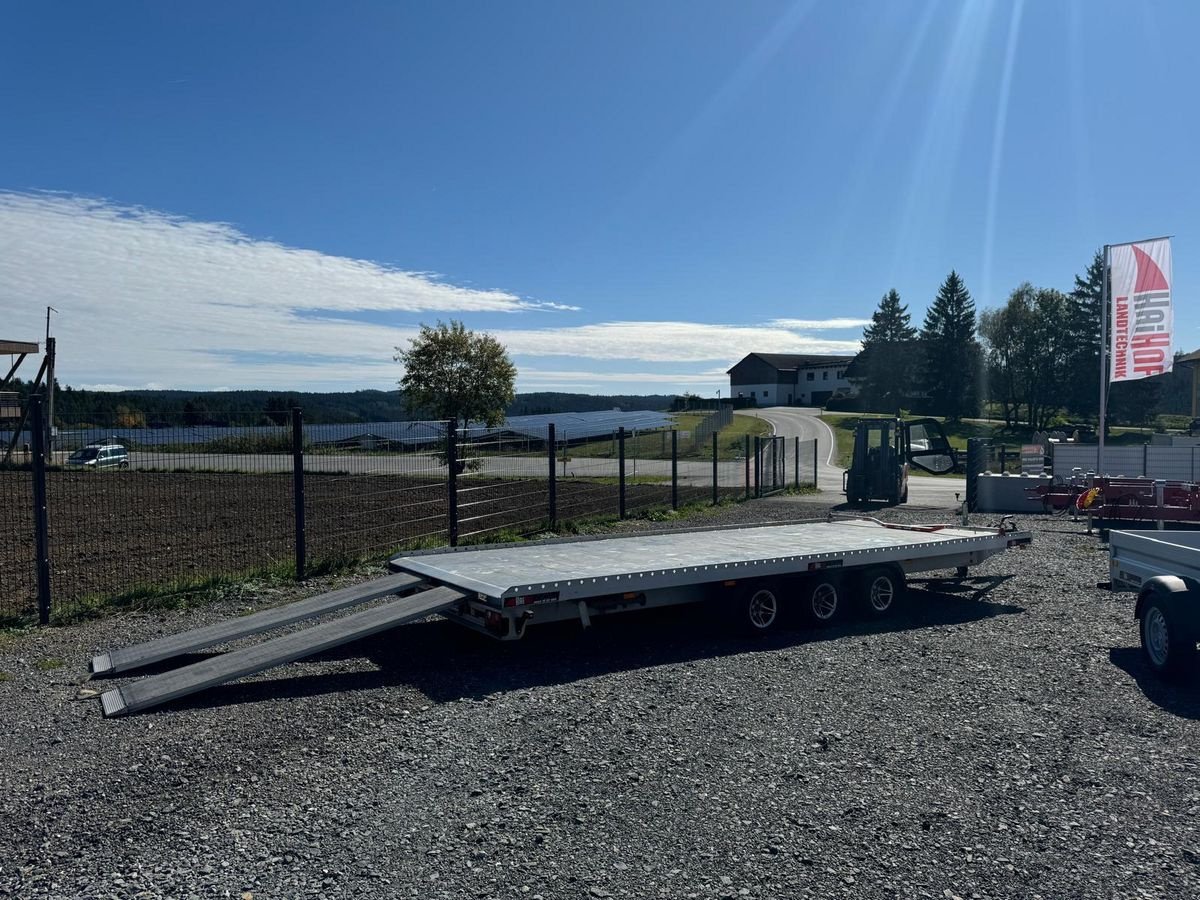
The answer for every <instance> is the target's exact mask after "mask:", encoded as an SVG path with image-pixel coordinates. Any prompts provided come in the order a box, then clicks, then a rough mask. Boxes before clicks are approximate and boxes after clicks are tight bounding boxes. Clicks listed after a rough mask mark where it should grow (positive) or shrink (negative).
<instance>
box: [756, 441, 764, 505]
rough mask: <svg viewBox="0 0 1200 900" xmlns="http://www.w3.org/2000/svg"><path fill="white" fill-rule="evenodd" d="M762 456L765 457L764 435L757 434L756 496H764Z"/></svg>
mask: <svg viewBox="0 0 1200 900" xmlns="http://www.w3.org/2000/svg"><path fill="white" fill-rule="evenodd" d="M762 457H763V453H762V435H761V434H756V435H755V436H754V496H755V497H761V496H762V477H763V464H762Z"/></svg>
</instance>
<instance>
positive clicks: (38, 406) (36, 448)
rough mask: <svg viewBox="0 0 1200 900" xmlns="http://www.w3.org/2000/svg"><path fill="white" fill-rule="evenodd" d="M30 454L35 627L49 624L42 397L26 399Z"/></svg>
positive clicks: (48, 527)
mask: <svg viewBox="0 0 1200 900" xmlns="http://www.w3.org/2000/svg"><path fill="white" fill-rule="evenodd" d="M29 405H30V407H31V412H32V414H33V415H32V421H31V423H30V426H29V428H30V431H31V432H32V434H31V435H30V437H31V438H32V442H33V443H32V450H33V460H32V463H33V466H32V470H33V527H34V545H35V552H36V553H37V560H36V563H37V603H38V624H40V625H49V624H50V510H49V507H48V504H47V501H46V421H45V414H44V412H43V410H42V396H41V395H40V394H35V395H34V396H32V397H30V398H29Z"/></svg>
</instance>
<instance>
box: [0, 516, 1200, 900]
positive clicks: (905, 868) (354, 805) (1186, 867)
mask: <svg viewBox="0 0 1200 900" xmlns="http://www.w3.org/2000/svg"><path fill="white" fill-rule="evenodd" d="M819 511H820V509H819V508H818V507H816V506H814V505H812V504H811V503H808V504H805V503H796V502H794V501H788V500H774V501H762V502H758V503H753V504H745V505H741V506H737V507H730V508H727V509H725V510H723V511H722V512H721V513H719V514H718V516H717V517H715V518H714V517H711V516H710V517H708V518H706V519H705V522H706V523H711V522H716V521H725V522H731V521H753V522H762V521H768V520H771V519H779V520H782V519H789V518H795V517H796V516H797V514H798V513H800V514H804V513H810V512H819ZM886 515H887V516H888V517H890V518H895V519H898V520H913V521H938V520H944V518H945V517H946V516H947V515H948V514H947V513H946V512H945V511H930V510H913V509H906V510H901V511H894V512H889V513H887V514H886ZM988 518H989V517H979V518H978V521H985V520H986V519H988ZM991 518H994V517H991ZM1022 522H1023V524H1024V525H1026V526H1027V527H1031V528H1032V529H1033V530H1034V532H1035V541H1034V545H1033V547H1031V548H1028V549H1026V550H1023V551H1014V552H1011V553H1008V554H1005V555H1003V556H1000V557H997V558H995V559H993V560H991V561H989V562H988V563H986V564H985V565H983V566H981V567H979V568H978V569H977V570H976V574H977V576H980V577H978V578H977V579H975V580H973V581H971V582H970V583H969V584H967V585H964V586H955V585H953V584H952V583H945V582H944V583H942V584H932V585H928V586H927V585H917V586H916V587H915V588H914V590H913V591H912V592H911V594H910V598H909V603H908V605H907V606H906V608H905V609H904V610H903V611H902V612H900V613H898V614H897V615H896V616H895V617H894V618H892V619H891V620H889V621H888V622H887V623H886V624H883V625H880V624H866V623H861V622H860V623H855V622H846V623H843V624H840V625H837V626H835V627H833V628H831V629H827V630H824V631H820V632H817V631H810V630H803V629H796V630H788V631H783V632H780V633H777V634H776V635H773V636H771V637H769V638H767V639H766V640H765V641H759V642H751V641H748V640H741V639H738V638H731V637H729V636H727V635H723V634H720V633H719V631H718V630H717V629H716V628H714V627H713V626H712V625H711V624H707V623H699V622H696V621H694V620H693V618H689V616H688V615H687V613H686V611H680V610H674V611H672V610H665V611H659V612H652V613H646V614H639V615H638V616H637V617H636V618H635V617H628V618H621V617H614V618H613V619H611V620H608V621H604V620H601V621H600V622H599V624H598V627H596V628H595V629H593V630H592V631H590V632H587V633H581V631H580V630H579V629H578V627H577V626H572V627H567V626H561V627H560V626H547V627H546V628H544V629H543V630H541V631H537V630H534V631H532V632H531V635H530V637H529V638H528V639H527V640H526V641H524V642H521V643H517V644H503V645H502V644H496V643H492V642H488V641H486V640H485V639H483V638H479V637H477V636H476V635H473V634H471V633H468V632H465V631H463V630H461V629H458V628H456V627H455V626H453V625H450V624H449V623H445V622H441V621H431V622H427V623H421V624H417V625H411V626H407V627H405V628H402V629H398V630H397V631H395V632H393V633H391V634H387V635H383V636H380V637H378V638H375V639H372V640H369V641H364V642H360V643H358V644H355V645H352V646H350V647H347V648H344V649H343V651H342V652H336V653H330V654H326V655H324V656H321V657H319V658H317V659H315V660H309V661H305V662H301V663H296V664H293V665H291V666H289V667H286V668H284V669H281V670H278V671H275V672H272V673H267V674H264V675H262V676H259V677H257V678H255V679H253V680H250V681H248V682H244V683H241V684H238V685H233V686H226V687H224V688H218V689H215V690H212V691H210V692H207V693H205V694H201V695H198V696H197V697H195V698H190V699H189V700H187V701H184V702H179V703H176V704H174V705H172V706H170V707H167V708H165V709H163V710H161V711H158V712H153V713H149V714H143V715H139V716H131V717H129V718H124V719H115V720H105V719H103V718H102V717H101V714H100V708H99V704H98V702H97V701H96V700H94V699H92V700H87V701H80V700H77V699H76V696H77V690H78V682H79V681H80V679H81V678H82V677H83V673H84V672H85V670H86V664H87V660H88V659H89V658H90V656H91V655H92V654H93V653H94V652H96V651H99V650H102V649H107V648H109V647H110V646H114V645H122V644H126V643H130V642H133V641H137V640H142V639H147V638H150V637H153V636H156V635H158V634H163V633H168V632H173V631H177V630H180V629H183V628H187V627H193V626H196V625H199V624H202V623H205V622H209V621H212V620H215V619H218V618H221V617H224V616H228V615H235V614H238V613H241V612H243V611H245V609H246V608H247V607H248V606H256V605H259V604H262V603H275V602H279V601H280V600H282V599H286V598H287V597H288V596H290V594H291V593H292V592H291V591H290V590H289V591H282V590H280V589H278V588H275V589H271V590H266V589H264V590H262V591H260V592H257V593H253V594H250V595H247V596H243V597H241V598H237V599H230V600H226V601H223V602H219V603H216V604H215V605H212V606H210V607H205V608H203V609H193V610H189V611H179V612H164V613H156V614H153V615H149V614H141V615H128V616H123V617H120V618H112V619H108V620H104V621H99V622H90V623H84V624H81V625H77V626H70V627H63V628H55V629H50V630H42V631H32V632H24V633H20V634H15V635H10V636H7V637H4V638H0V672H3V673H4V675H2V676H0V678H6V680H4V681H2V682H0V716H2V720H3V721H4V723H5V726H6V728H7V730H8V736H7V737H6V739H5V741H4V748H5V750H4V754H3V761H2V762H0V895H2V894H12V895H16V896H29V897H43V896H47V897H172V898H175V897H191V896H197V897H230V896H231V897H235V898H236V897H244V896H246V895H253V897H258V898H270V897H297V896H303V897H330V896H358V897H431V898H442V897H445V898H458V897H479V898H487V897H497V898H505V897H530V898H536V897H542V898H602V897H634V898H643V897H669V898H675V897H679V898H685V897H700V898H722V897H735V898H737V897H764V898H767V897H771V898H773V897H807V896H812V897H840V896H846V897H934V898H953V897H960V898H971V897H989V898H991V897H997V898H999V897H1039V896H1040V897H1045V898H1060V897H1122V898H1124V897H1143V896H1144V897H1164V898H1168V897H1169V898H1180V897H1195V896H1200V837H1198V836H1197V833H1196V829H1195V823H1196V822H1197V819H1198V816H1200V769H1198V762H1200V759H1198V757H1200V749H1198V748H1200V725H1198V724H1197V721H1196V720H1197V716H1198V715H1200V702H1198V690H1197V685H1196V683H1195V681H1193V682H1191V683H1189V684H1185V685H1183V686H1165V685H1162V684H1159V683H1157V682H1156V681H1154V680H1153V678H1152V677H1151V676H1150V674H1149V672H1148V671H1147V670H1146V668H1145V666H1144V665H1143V663H1142V661H1141V658H1140V651H1138V650H1137V633H1136V627H1135V624H1134V622H1133V619H1132V606H1133V599H1132V596H1131V595H1129V594H1110V593H1109V592H1107V591H1106V590H1100V589H1097V587H1096V585H1097V582H1102V581H1104V580H1105V579H1106V577H1107V565H1106V559H1107V557H1106V551H1105V549H1104V547H1103V546H1102V545H1101V544H1099V543H1098V541H1097V540H1096V538H1090V537H1087V536H1085V535H1083V534H1082V527H1081V526H1079V525H1073V524H1071V523H1069V522H1067V521H1065V520H1061V519H1051V518H1041V517H1030V518H1027V519H1024V520H1022ZM666 524H670V525H677V524H678V522H673V523H666ZM626 527H627V528H630V527H634V526H628V525H627V526H626ZM637 527H648V525H647V523H638V525H637ZM989 576H990V577H989ZM307 590H311V587H310V588H308V589H307ZM295 593H296V594H298V593H299V591H296V592H295ZM90 686H92V685H89V687H90ZM96 686H99V685H98V684H97V685H96Z"/></svg>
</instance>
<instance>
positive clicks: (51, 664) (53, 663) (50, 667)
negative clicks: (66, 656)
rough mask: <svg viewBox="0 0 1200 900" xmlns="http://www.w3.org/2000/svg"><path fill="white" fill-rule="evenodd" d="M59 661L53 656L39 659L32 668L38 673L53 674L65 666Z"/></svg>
mask: <svg viewBox="0 0 1200 900" xmlns="http://www.w3.org/2000/svg"><path fill="white" fill-rule="evenodd" d="M65 665H66V663H64V662H63V661H62V660H61V659H59V658H58V657H55V656H48V657H46V658H45V659H39V660H38V661H37V662H35V663H34V664H33V667H34V668H35V669H37V670H38V671H40V672H53V671H54V670H55V669H61V668H62V667H63V666H65Z"/></svg>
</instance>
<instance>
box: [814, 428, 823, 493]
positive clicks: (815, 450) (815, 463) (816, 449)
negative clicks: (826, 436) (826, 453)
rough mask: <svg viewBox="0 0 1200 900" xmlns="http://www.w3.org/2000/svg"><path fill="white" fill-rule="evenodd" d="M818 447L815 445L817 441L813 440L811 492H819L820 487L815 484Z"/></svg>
mask: <svg viewBox="0 0 1200 900" xmlns="http://www.w3.org/2000/svg"><path fill="white" fill-rule="evenodd" d="M818 450H820V446H819V445H818V444H817V439H816V438H813V490H820V487H821V485H820V484H819V483H818V482H817V452H818Z"/></svg>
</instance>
